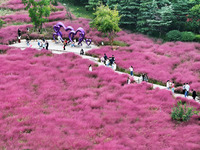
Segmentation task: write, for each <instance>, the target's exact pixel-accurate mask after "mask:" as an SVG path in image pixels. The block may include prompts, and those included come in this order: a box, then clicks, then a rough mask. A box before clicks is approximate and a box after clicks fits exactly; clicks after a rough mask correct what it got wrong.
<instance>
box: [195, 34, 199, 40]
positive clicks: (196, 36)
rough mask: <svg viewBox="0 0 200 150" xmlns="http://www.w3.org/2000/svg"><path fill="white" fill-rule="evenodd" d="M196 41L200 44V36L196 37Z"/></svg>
mask: <svg viewBox="0 0 200 150" xmlns="http://www.w3.org/2000/svg"><path fill="white" fill-rule="evenodd" d="M195 41H197V42H200V34H197V35H195Z"/></svg>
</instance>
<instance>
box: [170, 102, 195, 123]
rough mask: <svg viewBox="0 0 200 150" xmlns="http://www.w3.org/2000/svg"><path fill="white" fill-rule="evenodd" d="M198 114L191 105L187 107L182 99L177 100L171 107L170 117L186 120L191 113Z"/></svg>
mask: <svg viewBox="0 0 200 150" xmlns="http://www.w3.org/2000/svg"><path fill="white" fill-rule="evenodd" d="M194 114H198V112H197V111H194V110H193V107H187V106H186V103H185V104H183V103H182V101H179V102H177V106H176V107H173V108H172V113H171V118H172V119H173V120H177V121H188V120H189V119H190V117H192V115H194Z"/></svg>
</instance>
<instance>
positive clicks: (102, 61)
mask: <svg viewBox="0 0 200 150" xmlns="http://www.w3.org/2000/svg"><path fill="white" fill-rule="evenodd" d="M104 62H105V60H104V57H103V56H102V57H101V63H104ZM104 64H105V63H104Z"/></svg>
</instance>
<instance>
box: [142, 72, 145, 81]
mask: <svg viewBox="0 0 200 150" xmlns="http://www.w3.org/2000/svg"><path fill="white" fill-rule="evenodd" d="M144 77H145V74H144V73H143V74H142V81H144Z"/></svg>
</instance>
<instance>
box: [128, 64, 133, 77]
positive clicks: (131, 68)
mask: <svg viewBox="0 0 200 150" xmlns="http://www.w3.org/2000/svg"><path fill="white" fill-rule="evenodd" d="M129 70H130V75H131V76H133V66H131V67H130V68H129Z"/></svg>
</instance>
